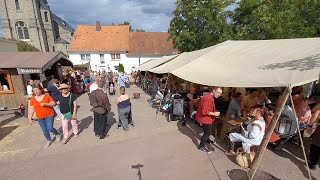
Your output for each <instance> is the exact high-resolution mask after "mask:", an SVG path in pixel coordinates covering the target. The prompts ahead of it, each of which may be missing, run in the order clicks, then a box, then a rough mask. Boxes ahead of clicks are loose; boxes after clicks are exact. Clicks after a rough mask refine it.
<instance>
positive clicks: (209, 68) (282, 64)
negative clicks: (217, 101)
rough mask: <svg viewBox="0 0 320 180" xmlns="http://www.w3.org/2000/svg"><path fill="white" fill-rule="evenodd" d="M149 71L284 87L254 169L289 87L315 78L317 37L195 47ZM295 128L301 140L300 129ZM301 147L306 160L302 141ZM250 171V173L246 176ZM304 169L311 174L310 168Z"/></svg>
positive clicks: (212, 82) (319, 64)
mask: <svg viewBox="0 0 320 180" xmlns="http://www.w3.org/2000/svg"><path fill="white" fill-rule="evenodd" d="M150 71H151V72H154V73H159V74H163V73H170V74H173V75H175V76H177V77H179V78H181V79H184V80H187V81H190V82H193V83H198V84H204V85H209V86H222V87H286V89H285V91H283V94H282V96H281V98H280V99H279V103H278V104H277V109H276V111H275V114H274V116H273V119H272V121H271V123H270V126H269V129H268V132H267V133H266V135H265V136H264V139H263V141H262V143H261V145H260V147H259V151H258V152H257V155H256V157H255V158H254V161H253V163H252V167H251V168H252V169H254V170H256V169H257V168H258V165H259V163H260V161H261V158H262V156H263V154H264V151H265V149H266V146H267V144H268V142H269V140H270V137H271V134H272V132H273V131H274V129H275V127H276V124H277V122H278V119H279V117H280V114H281V112H282V110H283V107H284V105H285V103H286V102H287V100H290V101H291V104H293V100H292V96H291V90H292V87H294V86H300V85H304V84H307V83H310V82H314V81H317V80H318V78H319V73H320V38H303V39H276V40H252V41H226V42H224V43H221V44H218V45H215V46H212V47H208V48H205V49H201V50H198V51H193V52H187V53H182V54H181V55H180V56H178V57H176V58H175V59H173V60H171V61H170V62H168V63H165V64H163V65H161V66H158V67H156V68H153V69H151V70H150ZM294 114H296V113H294ZM295 118H297V116H296V115H295ZM296 122H297V123H298V121H296ZM297 126H299V124H297ZM298 132H299V137H300V141H301V142H302V138H301V134H300V131H298ZM302 150H303V152H304V155H305V157H304V159H305V160H306V153H305V149H304V147H303V143H302ZM306 166H308V164H307V163H306ZM254 172H255V171H254ZM254 172H253V173H252V174H250V179H252V177H253V176H254ZM308 173H309V177H311V176H310V172H308Z"/></svg>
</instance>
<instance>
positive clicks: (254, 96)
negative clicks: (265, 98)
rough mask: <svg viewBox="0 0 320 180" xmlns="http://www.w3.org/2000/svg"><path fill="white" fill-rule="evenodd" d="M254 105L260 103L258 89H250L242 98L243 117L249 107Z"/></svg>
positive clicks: (245, 115)
mask: <svg viewBox="0 0 320 180" xmlns="http://www.w3.org/2000/svg"><path fill="white" fill-rule="evenodd" d="M256 105H260V101H259V99H258V91H257V90H256V89H250V94H249V95H247V96H244V97H243V98H242V110H243V117H245V118H246V117H247V112H248V111H249V110H250V108H251V107H253V106H256Z"/></svg>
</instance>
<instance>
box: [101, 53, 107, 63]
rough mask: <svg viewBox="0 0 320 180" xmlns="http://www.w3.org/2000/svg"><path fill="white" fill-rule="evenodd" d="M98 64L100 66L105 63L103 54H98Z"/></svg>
mask: <svg viewBox="0 0 320 180" xmlns="http://www.w3.org/2000/svg"><path fill="white" fill-rule="evenodd" d="M100 63H101V64H104V63H106V62H105V60H104V54H100Z"/></svg>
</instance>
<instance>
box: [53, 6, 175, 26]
mask: <svg viewBox="0 0 320 180" xmlns="http://www.w3.org/2000/svg"><path fill="white" fill-rule="evenodd" d="M175 1H176V0H67V1H66V0H49V5H50V7H51V10H52V11H53V12H54V13H55V14H56V15H58V16H60V17H61V18H63V19H65V20H66V21H67V22H68V23H70V24H71V25H72V26H73V27H76V26H77V25H84V24H85V25H88V24H92V25H94V24H95V22H96V21H101V23H102V25H110V24H112V23H115V24H119V23H122V22H124V21H129V22H130V23H131V24H132V26H133V28H134V29H145V30H146V31H167V29H168V27H169V23H170V20H171V19H172V17H173V15H172V12H173V11H174V9H175Z"/></svg>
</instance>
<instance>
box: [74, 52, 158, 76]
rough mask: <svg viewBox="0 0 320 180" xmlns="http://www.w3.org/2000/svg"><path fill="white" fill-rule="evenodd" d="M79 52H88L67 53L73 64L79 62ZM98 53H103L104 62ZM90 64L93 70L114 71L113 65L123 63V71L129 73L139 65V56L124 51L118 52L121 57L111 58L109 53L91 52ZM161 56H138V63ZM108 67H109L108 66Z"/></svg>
mask: <svg viewBox="0 0 320 180" xmlns="http://www.w3.org/2000/svg"><path fill="white" fill-rule="evenodd" d="M80 54H89V53H69V58H70V60H71V61H72V62H73V63H74V64H81V63H82V61H81V56H80ZM100 54H104V60H105V63H104V64H101V63H100ZM90 56H91V61H90V66H91V69H92V70H93V71H96V70H97V71H99V70H100V71H102V70H103V69H104V70H106V71H109V70H112V71H115V66H119V63H121V64H123V66H124V69H125V72H126V73H131V70H132V68H133V67H138V66H139V56H135V55H128V54H126V53H124V52H122V53H120V57H121V59H111V53H110V52H107V53H91V54H90ZM161 57H162V56H143V55H142V56H140V64H143V63H145V62H147V61H149V60H150V59H159V58H161ZM108 67H109V68H108Z"/></svg>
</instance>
